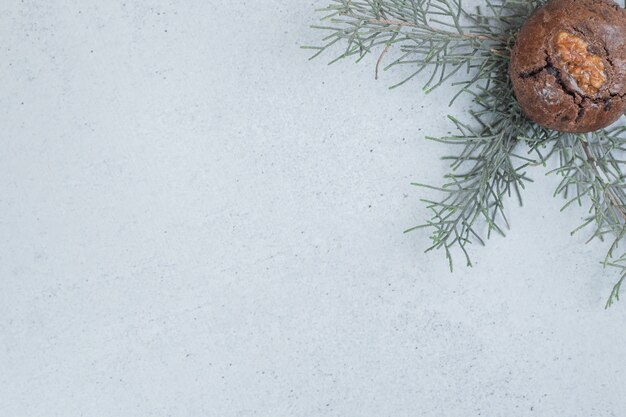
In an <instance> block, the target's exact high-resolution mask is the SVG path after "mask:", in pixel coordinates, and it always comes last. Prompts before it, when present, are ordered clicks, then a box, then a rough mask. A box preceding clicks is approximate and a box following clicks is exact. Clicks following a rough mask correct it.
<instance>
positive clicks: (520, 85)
mask: <svg viewBox="0 0 626 417" xmlns="http://www.w3.org/2000/svg"><path fill="white" fill-rule="evenodd" d="M509 72H510V75H511V81H512V83H513V90H514V92H515V96H516V98H517V100H518V102H519V104H520V106H521V108H522V110H523V111H524V113H525V114H526V116H528V117H529V118H530V119H531V120H533V121H534V122H536V123H537V124H539V125H541V126H545V127H548V128H551V129H555V130H559V131H563V132H576V133H583V132H590V131H594V130H598V129H601V128H604V127H606V126H608V125H610V124H611V123H613V122H615V121H616V120H617V119H618V118H619V117H620V116H621V115H622V114H623V113H624V110H625V109H626V10H624V9H622V8H621V7H619V6H618V5H617V4H615V3H613V2H612V1H610V0H552V1H550V2H548V3H547V4H546V5H545V6H543V7H541V8H539V9H538V10H537V11H535V13H533V15H532V16H531V17H530V18H529V19H528V20H527V21H526V23H524V25H523V26H522V28H521V30H520V32H519V34H518V36H517V41H516V44H515V47H514V48H513V51H512V54H511V64H510V67H509Z"/></svg>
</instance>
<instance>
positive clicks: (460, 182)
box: [307, 0, 626, 307]
mask: <svg viewBox="0 0 626 417" xmlns="http://www.w3.org/2000/svg"><path fill="white" fill-rule="evenodd" d="M545 1H546V0H529V1H519V0H487V3H486V7H485V8H484V9H485V10H481V9H479V8H477V9H476V11H475V12H469V11H467V10H465V9H464V8H463V7H462V5H461V2H460V0H361V1H358V0H331V3H330V5H329V6H328V7H326V8H324V9H322V10H321V12H323V13H324V14H325V17H324V18H323V21H325V22H327V25H325V26H315V28H317V29H320V30H323V31H326V32H328V33H329V34H328V35H327V36H326V37H325V38H324V43H323V44H322V45H321V46H314V47H307V48H308V49H313V50H315V51H316V52H315V54H314V55H313V57H312V58H315V57H317V56H319V55H321V54H322V53H324V52H327V51H329V50H330V49H331V47H333V46H336V45H341V44H343V46H344V49H343V52H342V53H341V54H340V55H338V56H336V57H335V58H334V59H333V60H332V61H331V62H330V63H334V62H337V61H339V60H341V59H345V58H349V57H356V59H357V62H358V61H361V60H362V59H364V58H365V57H366V56H367V55H368V54H370V53H374V52H377V51H379V52H378V58H377V60H376V65H375V77H376V79H378V76H379V73H380V69H381V67H382V63H383V61H384V59H385V58H386V57H387V56H388V55H389V53H390V51H392V50H394V51H395V53H396V55H397V57H396V58H395V59H394V60H393V61H391V62H390V63H389V64H387V65H386V66H385V67H384V68H383V70H384V71H387V70H389V69H392V68H394V67H399V66H410V67H411V68H413V71H412V73H411V74H410V75H409V76H407V77H405V78H404V79H402V80H401V81H399V82H397V83H396V84H394V85H392V86H391V88H395V87H398V86H400V85H403V84H405V83H407V82H408V81H410V80H413V79H415V78H417V76H418V75H419V76H420V79H421V80H424V81H422V84H423V89H424V91H425V92H426V93H428V92H430V91H432V90H433V89H435V88H437V87H439V86H441V85H443V84H445V83H448V84H451V85H453V86H455V87H456V88H457V92H456V93H455V94H453V96H452V97H451V101H450V104H452V103H453V102H454V101H455V100H456V98H458V97H459V96H460V95H464V94H465V95H469V96H470V97H471V98H472V108H471V110H470V111H469V116H470V118H469V120H467V121H461V120H459V119H458V118H455V117H451V116H449V120H450V121H451V122H452V123H453V125H454V126H455V128H456V131H457V134H455V135H452V136H446V137H440V138H429V139H431V140H435V141H439V142H443V143H446V144H448V145H454V146H460V148H461V150H460V152H459V153H458V154H456V155H452V156H447V157H444V159H445V160H448V161H450V167H451V172H450V173H449V174H448V175H446V176H445V179H446V183H445V184H444V185H443V186H441V187H433V186H430V185H423V184H414V185H418V186H421V187H426V188H429V189H433V190H436V191H437V192H439V193H441V194H442V197H441V199H439V200H438V201H434V200H424V201H425V202H426V204H427V207H428V208H429V209H430V210H431V211H432V217H431V219H430V220H428V221H427V222H426V223H425V224H423V225H419V226H416V227H414V228H412V229H409V230H408V231H411V230H416V229H422V228H427V229H430V230H431V240H432V246H430V248H428V249H427V250H433V249H441V250H443V251H444V252H445V255H446V257H447V259H448V261H449V263H450V268H451V269H452V252H451V249H452V248H453V247H457V248H459V249H460V250H461V251H462V252H463V253H464V255H465V259H466V263H467V265H469V266H471V260H470V256H469V254H468V246H469V245H470V244H471V243H473V242H477V243H479V244H484V242H485V240H486V239H488V238H489V237H490V236H491V234H492V233H493V232H495V233H498V234H502V235H503V234H504V233H505V231H506V229H507V228H508V222H507V219H506V216H505V210H504V207H505V205H504V202H505V200H506V199H507V198H509V197H511V196H512V195H514V196H516V197H517V199H518V201H519V204H521V203H522V201H521V190H522V189H524V188H525V185H526V183H527V182H529V181H530V179H529V178H528V177H527V176H526V174H525V171H526V168H527V167H529V166H532V165H539V164H542V165H545V164H546V161H547V160H548V159H549V158H551V157H553V156H557V157H558V158H559V161H560V166H559V168H558V169H556V170H554V171H552V172H553V173H557V174H558V175H560V176H562V181H561V182H560V184H559V186H558V187H557V189H556V191H555V195H561V196H563V197H564V198H565V199H566V204H565V206H564V207H563V209H565V208H567V207H568V206H569V205H571V204H574V203H576V204H579V205H583V204H587V205H588V207H589V216H588V217H587V218H585V219H584V222H583V223H582V224H581V225H580V226H579V227H577V228H576V229H575V230H574V231H573V232H572V233H576V232H578V231H580V230H581V229H583V228H585V227H587V226H589V227H592V228H593V233H592V235H591V238H590V240H593V239H596V238H597V239H600V240H605V239H607V238H608V239H611V242H612V243H611V245H610V248H609V250H608V253H607V255H606V257H605V259H604V261H603V265H604V266H605V267H607V266H608V267H612V268H616V269H618V270H619V271H620V279H619V281H618V282H617V284H615V287H614V288H613V291H612V292H611V295H610V297H609V300H608V301H607V307H609V306H610V305H611V304H612V303H613V302H614V301H615V300H619V291H620V288H621V285H622V283H623V282H624V280H625V279H626V252H624V253H623V254H621V255H619V256H617V255H616V251H617V249H618V246H619V243H620V241H621V240H622V238H623V237H624V235H626V192H625V191H624V190H625V189H626V180H625V177H624V175H623V173H622V170H621V167H622V164H623V163H624V162H625V161H623V160H620V159H619V158H618V157H617V156H616V155H620V154H622V153H623V152H624V151H625V150H626V128H617V129H613V130H604V131H598V132H594V133H592V134H588V135H572V134H562V133H560V132H556V131H552V130H548V129H544V128H542V127H540V126H538V125H536V124H534V123H532V122H530V121H529V120H528V119H527V118H526V117H524V115H523V114H522V112H521V110H520V108H519V106H518V105H517V102H516V100H515V98H514V96H513V91H512V88H511V85H510V80H509V77H508V61H509V55H510V51H511V48H512V46H513V44H514V39H515V34H516V32H517V30H518V28H519V27H520V26H521V25H522V23H523V22H524V21H525V20H526V19H527V18H528V16H529V15H530V13H532V11H533V10H535V9H536V8H537V7H539V6H541V5H543V4H544V3H545ZM462 75H464V76H465V80H463V81H460V82H459V81H456V82H454V83H453V82H452V77H455V80H456V79H458V78H459V77H460V76H462ZM522 143H525V144H526V145H527V147H528V151H527V152H525V151H522V150H521V147H520V144H522ZM485 228H486V230H485ZM408 231H407V232H408Z"/></svg>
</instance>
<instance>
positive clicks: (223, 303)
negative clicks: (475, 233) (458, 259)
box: [0, 0, 626, 417]
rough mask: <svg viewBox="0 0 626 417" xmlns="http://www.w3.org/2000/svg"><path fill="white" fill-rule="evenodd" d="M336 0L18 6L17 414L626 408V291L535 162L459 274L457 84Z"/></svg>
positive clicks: (498, 412) (9, 225)
mask: <svg viewBox="0 0 626 417" xmlns="http://www.w3.org/2000/svg"><path fill="white" fill-rule="evenodd" d="M323 3H324V2H323V1H321V2H317V1H315V2H314V1H307V2H295V1H287V0H273V1H272V0H260V1H243V2H216V1H212V0H209V1H208V2H207V1H196V0H187V1H182V0H176V1H175V0H169V1H165V0H155V1H150V2H149V1H125V2H124V1H117V0H111V1H106V2H105V1H78V0H76V1H70V0H63V1H43V0H40V1H32V0H21V1H18V0H4V1H3V2H2V4H1V5H0V79H1V80H2V81H1V84H0V85H1V86H0V89H1V90H0V91H1V92H2V94H0V144H1V145H2V147H1V152H0V415H1V416H20V417H27V416H46V417H51V416H64V417H67V416H218V417H230V416H233V417H234V416H237V417H244V416H268V417H277V416H294V417H295V416H298V417H300V416H342V417H352V416H371V417H381V416H390V417H402V416H444V417H468V416H488V417H495V416H502V417H513V416H546V417H548V416H550V417H554V416H568V417H590V416H591V417H593V416H618V417H621V416H624V415H626V399H625V398H624V390H625V387H626V374H625V371H626V355H625V353H626V332H625V328H626V303H622V304H619V305H617V306H616V307H615V308H613V309H611V310H609V311H605V310H604V309H603V306H604V301H605V300H606V297H607V295H608V293H609V291H610V288H611V286H612V281H613V280H614V279H615V277H614V276H613V275H612V274H608V273H607V272H604V271H603V270H602V268H601V266H600V265H599V264H598V261H599V260H600V259H601V258H602V256H603V251H604V249H605V248H603V247H602V245H598V244H592V245H584V241H585V239H586V237H587V236H586V235H584V234H583V235H580V236H575V237H570V236H569V231H570V230H571V229H572V228H573V227H575V226H576V225H577V222H578V221H579V219H580V218H581V217H582V216H583V214H584V211H582V210H576V209H573V210H570V211H568V212H567V213H566V214H561V213H560V212H559V209H560V205H561V203H560V202H559V201H556V200H554V199H553V198H552V190H553V189H554V187H555V186H556V184H557V183H558V179H557V178H555V177H546V176H545V175H544V174H545V170H543V169H541V168H538V169H536V170H535V171H532V174H531V175H532V177H533V178H534V179H535V181H536V182H535V183H534V184H533V185H532V186H531V187H529V189H528V190H527V191H526V192H525V194H524V197H525V207H524V208H519V207H517V206H516V205H515V204H513V202H511V205H510V206H509V207H508V210H507V212H508V214H509V216H510V219H511V226H512V229H511V231H510V233H509V235H508V236H507V238H495V239H493V240H492V241H491V242H490V243H489V246H488V247H486V248H481V247H476V248H474V251H473V254H474V258H475V266H474V268H471V269H466V268H463V266H462V265H460V264H459V265H458V268H457V271H456V272H455V273H454V274H450V273H449V271H448V270H447V264H446V261H445V259H444V258H443V255H442V254H440V253H429V254H424V253H423V249H425V248H426V247H427V244H428V240H427V235H426V232H416V233H413V234H409V235H404V234H402V231H403V230H404V229H405V228H407V227H410V226H413V225H415V224H416V223H418V222H420V221H421V220H422V219H423V218H424V217H425V216H426V214H427V212H426V210H425V209H424V208H423V206H421V205H420V203H419V198H421V197H423V196H424V194H423V192H422V191H420V190H418V189H415V188H413V187H411V186H410V185H409V183H410V182H411V181H421V182H428V183H435V184H436V183H438V182H439V180H440V177H441V175H442V174H443V173H444V172H445V170H446V165H445V163H444V162H442V161H440V160H439V159H438V157H439V156H442V155H443V154H444V153H446V152H448V151H450V149H447V148H446V147H445V146H444V145H440V144H435V143H430V142H428V141H425V140H424V139H423V136H424V135H425V134H431V135H437V134H442V133H445V132H446V131H447V130H448V129H449V125H448V124H447V123H446V120H445V115H446V113H448V112H452V113H455V114H461V113H462V111H463V103H459V104H458V105H455V106H454V107H453V108H451V109H448V108H447V101H448V100H447V93H446V91H445V90H441V91H439V92H438V93H436V94H432V95H429V96H427V97H425V96H424V95H423V94H421V93H420V89H419V84H418V83H415V84H412V85H409V86H407V87H405V88H402V89H398V90H394V91H389V90H388V89H387V86H388V85H390V84H391V83H393V82H394V81H397V80H398V79H399V78H400V77H401V75H402V74H399V73H386V74H384V76H383V77H382V79H381V80H380V81H378V82H376V81H374V79H373V66H374V61H375V58H371V59H369V60H365V61H364V62H363V63H361V64H359V65H355V64H353V63H351V62H346V63H341V64H337V65H334V66H331V67H328V66H327V65H326V61H324V60H318V61H314V62H312V63H309V62H308V61H307V57H308V53H307V51H304V50H301V49H300V48H299V47H300V46H301V45H303V44H311V43H315V42H316V40H317V39H318V38H319V34H318V33H315V32H314V31H312V30H310V29H308V25H309V24H312V23H314V22H315V20H314V17H313V15H312V11H313V10H314V9H315V8H316V7H320V6H321V5H323Z"/></svg>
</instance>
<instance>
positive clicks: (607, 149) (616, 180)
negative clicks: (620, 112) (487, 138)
mask: <svg viewBox="0 0 626 417" xmlns="http://www.w3.org/2000/svg"><path fill="white" fill-rule="evenodd" d="M556 146H557V149H558V155H559V162H560V167H559V168H558V169H556V170H554V171H552V172H555V173H557V174H559V175H561V176H562V177H563V179H562V180H561V183H560V184H559V186H558V187H557V189H556V191H555V195H559V194H560V195H562V196H563V197H565V199H566V200H567V202H566V204H565V205H564V206H563V209H565V208H567V207H569V206H570V205H571V204H578V205H579V206H582V205H583V204H585V203H586V204H587V205H588V206H589V216H587V217H586V218H585V219H584V221H583V223H582V224H581V225H580V226H578V227H577V228H576V229H574V231H573V232H572V234H574V233H577V232H579V231H580V230H582V229H584V228H585V227H587V226H589V227H592V228H593V233H592V234H591V237H590V239H589V241H591V240H594V239H599V240H601V241H604V240H605V239H607V238H608V239H610V241H611V244H610V246H609V250H608V252H607V255H606V257H605V258H604V260H603V265H604V266H605V267H606V266H610V267H613V268H617V269H618V270H619V272H620V279H619V281H618V282H617V284H615V286H614V288H613V291H612V292H611V295H610V296H609V299H608V301H607V304H606V306H607V307H610V306H611V305H612V304H613V302H614V300H619V290H620V287H621V284H622V282H623V280H624V279H625V278H626V253H624V254H622V255H621V256H616V253H615V252H616V250H617V249H618V247H619V243H620V242H621V240H622V239H623V238H624V236H625V235H626V193H625V192H624V190H625V189H626V177H625V176H624V173H623V172H622V165H623V164H624V162H626V161H624V160H622V159H619V158H618V156H617V155H619V154H623V153H624V151H626V128H624V127H618V128H615V129H611V130H600V131H597V132H593V133H590V134H587V135H563V136H562V138H561V140H560V141H559V142H558V144H557V145H556Z"/></svg>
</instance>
